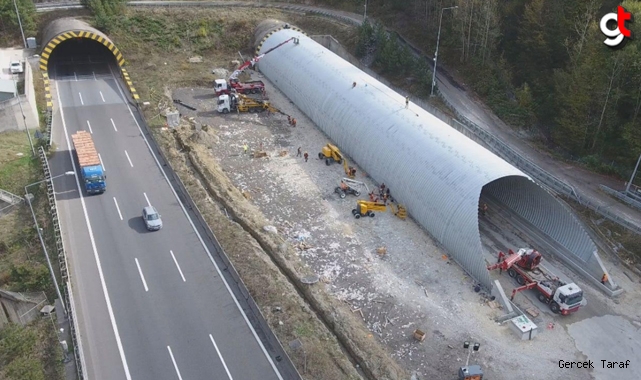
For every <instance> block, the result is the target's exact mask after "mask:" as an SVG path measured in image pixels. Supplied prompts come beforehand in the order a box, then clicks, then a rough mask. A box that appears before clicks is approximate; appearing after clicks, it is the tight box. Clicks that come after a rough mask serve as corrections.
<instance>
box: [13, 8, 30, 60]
mask: <svg viewBox="0 0 641 380" xmlns="http://www.w3.org/2000/svg"><path fill="white" fill-rule="evenodd" d="M13 6H14V7H15V8H16V15H17V16H18V25H20V33H21V34H22V42H23V43H24V48H25V49H26V48H27V39H26V38H24V30H23V29H22V21H20V12H18V4H17V3H16V0H13Z"/></svg>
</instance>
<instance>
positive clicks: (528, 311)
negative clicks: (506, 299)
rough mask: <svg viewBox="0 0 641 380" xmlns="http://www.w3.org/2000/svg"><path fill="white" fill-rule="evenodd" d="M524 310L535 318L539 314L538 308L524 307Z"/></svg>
mask: <svg viewBox="0 0 641 380" xmlns="http://www.w3.org/2000/svg"><path fill="white" fill-rule="evenodd" d="M492 302H495V301H492ZM525 311H527V313H528V314H530V315H531V316H532V318H536V317H538V316H539V310H538V309H536V308H534V307H528V308H527V309H525Z"/></svg>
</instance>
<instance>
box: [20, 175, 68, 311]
mask: <svg viewBox="0 0 641 380" xmlns="http://www.w3.org/2000/svg"><path fill="white" fill-rule="evenodd" d="M75 174H76V173H75V172H73V171H69V172H65V173H63V174H60V175H57V176H54V177H51V179H50V180H51V181H53V180H54V179H56V178H58V177H62V176H64V175H75ZM45 181H46V179H45V180H42V181H38V182H34V183H32V184H30V185H27V186H25V187H24V194H25V199H26V201H27V203H28V204H29V209H30V210H31V216H32V217H33V222H34V223H35V225H36V231H37V232H38V238H39V239H40V245H41V246H42V250H43V251H44V253H45V257H46V258H47V265H48V266H49V273H50V274H51V279H52V280H53V285H54V286H55V287H56V293H57V294H58V299H60V304H61V305H62V311H63V312H64V314H65V316H66V315H67V309H65V304H64V298H62V294H61V293H60V287H59V286H58V279H56V274H55V272H54V271H53V266H52V265H51V259H49V253H48V252H47V246H46V245H45V241H44V238H43V237H42V233H41V232H40V226H39V225H38V218H36V213H35V212H34V211H33V205H32V204H31V198H32V197H33V195H32V194H29V191H28V190H27V188H29V187H31V186H33V185H38V184H40V183H43V182H45Z"/></svg>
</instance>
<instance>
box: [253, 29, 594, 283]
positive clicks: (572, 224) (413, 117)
mask: <svg viewBox="0 0 641 380" xmlns="http://www.w3.org/2000/svg"><path fill="white" fill-rule="evenodd" d="M291 37H297V38H298V39H299V43H298V44H286V45H283V46H282V47H280V48H279V49H276V50H274V51H272V52H270V53H269V54H268V55H265V56H264V57H263V58H262V59H261V60H260V62H259V63H258V65H257V66H258V69H259V70H260V71H261V73H263V74H264V75H265V76H266V77H267V78H268V79H269V80H270V81H272V82H273V83H274V85H275V86H277V87H278V88H279V90H280V91H282V92H283V93H284V94H285V95H286V96H287V97H288V98H289V99H290V100H291V101H292V102H294V104H296V106H297V107H298V108H299V109H300V110H301V111H303V112H304V113H305V114H306V115H307V116H308V117H309V118H310V119H311V120H312V121H313V122H314V123H315V124H316V125H318V126H319V128H321V130H322V131H323V132H324V133H325V134H326V135H328V136H329V138H330V139H331V140H333V141H334V142H335V143H336V144H337V145H338V146H339V147H340V149H341V150H343V151H344V153H346V154H347V155H348V156H350V157H351V158H352V159H353V160H354V161H355V162H356V163H357V164H358V165H359V166H360V167H361V168H362V169H363V170H364V171H365V172H366V173H368V175H369V176H371V177H372V178H373V179H374V180H375V181H376V182H378V183H381V182H382V183H385V184H386V185H388V187H390V189H391V190H392V194H393V196H394V198H395V199H397V200H398V202H399V203H401V204H404V205H406V207H407V210H408V213H409V214H410V215H411V216H412V217H413V218H414V219H415V220H416V221H417V222H418V223H419V224H420V225H421V226H422V227H423V228H425V229H426V230H427V231H428V232H429V233H430V234H431V235H432V236H433V237H434V238H436V240H438V241H439V242H440V243H441V244H442V245H443V246H444V247H445V248H446V250H447V251H448V253H449V254H450V255H451V256H452V257H453V258H454V259H455V260H456V261H457V262H458V263H459V264H460V265H461V266H462V267H463V269H464V270H465V271H466V272H468V273H469V274H470V275H471V276H472V277H473V278H475V279H476V281H478V282H479V283H480V284H481V285H482V286H484V287H485V288H486V289H492V287H493V285H492V281H491V278H490V275H489V272H488V270H487V267H486V262H485V259H484V256H483V247H482V242H481V236H480V231H479V220H478V218H479V215H478V204H479V201H480V197H481V192H483V194H484V196H487V197H488V198H489V199H491V200H492V201H493V202H494V201H496V202H500V203H501V204H502V205H503V206H505V207H507V208H509V209H510V210H511V211H512V212H514V213H515V214H516V215H518V217H519V218H522V219H523V220H524V221H526V222H527V223H529V224H530V225H531V226H533V227H534V228H536V229H537V230H539V231H540V232H542V233H544V234H545V235H546V236H547V238H548V239H551V241H552V242H553V243H554V245H556V246H559V247H562V249H563V250H565V251H566V252H569V254H563V255H564V256H568V257H567V259H569V260H571V261H572V262H573V263H574V264H576V265H580V267H581V268H583V269H584V270H585V271H586V272H587V273H588V274H589V275H591V276H592V277H595V278H600V276H601V274H602V273H603V267H602V265H601V261H600V259H599V257H598V253H597V248H596V246H595V244H594V242H593V241H592V240H591V239H590V237H589V236H588V234H587V232H586V231H585V230H584V228H583V226H582V225H581V223H580V222H579V221H578V220H577V219H576V217H575V216H574V215H573V214H572V212H571V211H570V210H569V209H568V208H566V206H565V205H563V204H562V203H561V202H559V201H558V200H557V199H556V198H554V197H553V196H552V195H551V194H549V193H548V192H547V191H546V190H544V189H543V188H542V187H541V186H539V185H538V184H537V183H535V182H534V181H533V180H532V179H531V178H530V177H529V176H528V175H526V174H524V173H523V172H521V171H520V170H518V169H517V168H515V167H513V166H512V165H510V164H509V163H507V162H506V161H504V160H503V159H501V158H499V157H498V156H496V155H494V154H493V153H492V152H490V151H489V150H487V149H486V148H484V147H482V146H480V145H478V144H477V143H475V142H474V141H472V140H471V139H469V138H468V137H466V136H464V135H463V134H461V133H460V132H458V131H456V130H455V129H454V128H452V127H450V126H449V125H447V124H446V123H444V122H443V121H441V120H440V119H438V118H436V117H435V116H433V115H432V114H430V113H429V112H427V111H425V110H423V109H421V108H419V107H418V106H416V105H411V106H410V109H405V98H404V97H403V96H401V95H400V94H398V93H396V92H395V91H393V90H392V89H390V88H389V87H387V86H385V85H384V84H383V83H381V82H379V81H378V80H376V79H375V78H373V77H371V76H370V75H368V74H366V73H365V72H363V71H361V70H360V69H358V68H357V67H355V66H353V65H352V64H350V63H349V62H347V61H346V60H344V59H342V58H341V57H339V56H338V55H336V54H334V53H333V52H331V51H330V50H328V49H326V48H325V47H323V46H322V45H320V44H318V43H317V42H315V41H314V40H312V39H311V38H309V37H307V36H306V35H305V34H304V33H303V32H302V31H301V30H300V29H298V28H295V27H293V26H290V25H287V24H284V23H282V22H280V21H277V20H265V21H263V22H262V23H261V24H260V25H258V27H257V28H256V30H255V34H254V44H255V45H254V46H255V47H256V53H257V54H260V53H263V52H265V51H266V50H268V49H270V48H272V47H274V46H276V45H278V44H279V43H281V42H283V41H285V40H287V39H289V38H291ZM353 82H356V87H354V88H353ZM319 149H320V147H319ZM512 248H520V247H512ZM539 249H541V248H539ZM557 253H558V252H557ZM564 259H565V257H564Z"/></svg>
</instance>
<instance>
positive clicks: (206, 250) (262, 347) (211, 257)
mask: <svg viewBox="0 0 641 380" xmlns="http://www.w3.org/2000/svg"><path fill="white" fill-rule="evenodd" d="M109 72H110V73H111V76H112V77H113V78H114V81H115V82H116V86H117V87H118V92H120V96H121V97H122V98H121V99H122V101H123V102H124V103H125V106H126V107H127V109H128V110H129V114H130V115H131V118H132V119H134V123H136V126H137V127H138V131H140V136H142V139H143V140H145V144H146V145H147V149H149V152H150V153H151V156H152V157H153V158H154V161H156V165H157V166H158V169H160V172H161V173H162V175H163V177H165V181H167V184H168V185H169V188H170V189H171V192H172V193H173V194H174V198H176V200H177V201H178V204H179V205H180V208H181V209H182V210H183V213H184V214H185V216H186V217H187V220H188V221H189V224H190V225H191V228H192V229H193V230H194V232H195V233H196V237H198V240H199V241H200V244H201V245H202V246H203V249H204V250H205V252H207V256H209V260H210V261H211V262H212V264H214V268H216V272H218V276H219V277H220V278H221V279H222V280H223V283H224V284H225V287H226V288H227V291H228V292H229V295H230V296H231V298H232V299H233V300H234V303H235V304H236V307H237V308H238V310H239V311H240V314H241V315H242V316H243V319H245V323H246V324H247V326H248V327H249V329H250V330H251V332H252V335H254V339H256V342H257V343H258V345H259V346H260V348H261V350H262V351H263V354H264V355H265V358H266V359H267V361H268V362H269V364H270V365H271V366H272V369H273V370H274V373H275V374H276V376H277V377H278V379H279V380H284V379H283V376H282V375H281V374H280V372H278V369H277V368H276V365H275V364H274V361H273V360H272V358H271V357H270V356H269V354H268V353H267V349H265V345H264V344H263V342H262V341H261V340H260V338H258V334H257V333H256V330H255V329H254V326H252V324H251V323H250V322H249V319H248V318H247V314H245V311H244V310H243V308H242V307H240V303H239V302H238V300H237V299H236V297H235V296H234V293H233V292H232V290H231V288H230V287H229V284H228V283H227V280H226V279H225V277H223V272H221V271H220V268H219V267H218V264H216V261H214V257H213V256H212V255H211V252H210V251H209V248H207V245H206V244H205V241H204V240H203V238H202V236H200V232H198V230H197V229H196V226H195V225H194V221H193V220H191V217H190V216H189V214H188V213H187V209H186V208H185V205H184V204H183V203H182V201H181V200H180V198H179V197H178V194H177V193H176V189H174V187H173V186H172V185H171V182H169V177H167V174H166V173H165V170H164V169H163V168H162V165H160V161H158V157H156V154H155V153H154V151H153V149H151V145H149V141H147V138H146V137H145V133H144V132H143V131H142V128H141V127H140V124H139V123H138V119H136V116H135V115H134V112H133V111H132V110H131V107H130V106H129V103H128V102H127V97H126V96H125V93H124V92H123V90H122V87H121V86H120V81H119V80H118V78H116V76H115V75H114V73H113V70H112V69H111V66H109ZM70 154H71V153H70Z"/></svg>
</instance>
